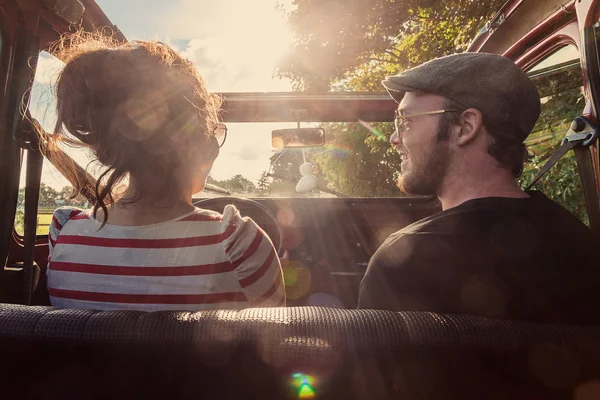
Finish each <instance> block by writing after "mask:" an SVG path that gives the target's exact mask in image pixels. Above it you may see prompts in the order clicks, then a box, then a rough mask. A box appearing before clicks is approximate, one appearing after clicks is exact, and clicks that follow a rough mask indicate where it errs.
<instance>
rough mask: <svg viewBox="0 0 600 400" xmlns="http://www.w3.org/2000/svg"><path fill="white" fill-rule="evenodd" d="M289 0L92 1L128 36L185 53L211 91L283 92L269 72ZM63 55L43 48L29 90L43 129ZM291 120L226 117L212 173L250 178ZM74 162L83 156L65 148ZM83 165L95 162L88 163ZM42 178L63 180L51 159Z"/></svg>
mask: <svg viewBox="0 0 600 400" xmlns="http://www.w3.org/2000/svg"><path fill="white" fill-rule="evenodd" d="M290 2H291V0H252V1H248V0H219V1H216V0H127V1H123V0H97V3H98V4H99V5H100V7H101V8H102V9H103V10H104V12H105V13H106V15H107V16H108V17H109V19H110V20H111V21H112V23H113V24H115V25H116V26H117V27H118V28H119V29H120V30H121V31H122V32H123V33H124V34H125V36H126V37H127V38H128V39H129V40H136V39H139V40H152V39H157V40H161V41H164V42H167V43H168V44H170V45H171V46H172V47H174V48H175V49H176V50H178V51H179V52H181V53H182V54H183V55H185V56H186V57H187V58H189V59H190V60H191V61H192V62H194V64H195V65H196V67H197V68H198V70H199V71H200V74H201V75H202V77H203V78H204V79H205V81H206V83H207V85H208V88H209V90H211V91H214V92H288V91H291V90H292V85H291V83H290V82H289V81H287V80H281V79H279V78H276V77H274V72H275V66H276V65H277V62H278V61H279V60H280V58H281V57H282V56H283V55H284V54H285V52H286V51H287V50H288V49H289V47H290V46H291V43H292V35H291V33H290V31H289V29H288V27H287V24H286V18H285V12H286V11H289V10H290V7H291V5H290ZM61 66H62V62H60V61H59V60H57V59H54V58H53V57H52V56H50V55H48V54H42V56H41V57H40V60H39V63H38V71H37V73H36V78H35V83H34V88H33V92H32V96H31V105H30V109H31V113H32V115H33V117H34V118H36V119H38V120H40V121H41V122H42V124H43V126H44V127H45V128H46V129H47V130H53V129H54V126H53V125H54V121H55V116H54V107H55V102H54V98H53V94H52V90H51V88H52V84H53V83H54V81H55V80H56V77H57V74H58V72H59V71H60V68H61ZM293 126H294V125H293V124H292V125H290V124H271V123H269V124H228V136H227V141H226V143H225V145H224V146H223V147H222V148H221V153H220V155H219V157H218V159H217V161H216V162H215V165H214V167H213V171H212V174H211V175H212V177H213V178H215V179H217V180H223V179H227V178H230V177H232V176H233V175H235V174H243V175H244V176H246V177H247V178H249V179H251V180H253V181H256V180H258V177H259V176H260V174H261V173H262V172H263V171H265V170H267V169H268V168H269V158H270V157H271V155H272V154H273V149H272V147H271V131H272V130H273V129H281V128H289V127H293ZM67 151H68V153H69V154H70V155H71V156H72V157H73V158H75V159H76V160H77V161H78V162H79V163H80V164H81V165H84V166H85V165H87V164H88V163H89V155H86V154H85V153H84V152H83V151H82V150H81V149H76V150H72V149H70V150H69V149H67ZM88 170H90V172H92V173H93V172H95V171H97V170H98V169H97V167H94V166H93V165H90V166H89V168H88ZM42 181H43V182H44V183H46V184H49V185H51V186H53V187H56V188H61V187H63V186H66V185H68V182H67V181H66V180H65V179H64V178H62V177H61V176H60V174H59V173H58V172H57V171H56V170H54V169H53V168H52V167H51V165H49V164H47V165H45V167H44V173H43V177H42Z"/></svg>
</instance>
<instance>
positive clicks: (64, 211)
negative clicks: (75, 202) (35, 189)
mask: <svg viewBox="0 0 600 400" xmlns="http://www.w3.org/2000/svg"><path fill="white" fill-rule="evenodd" d="M72 218H87V210H84V209H81V208H78V207H68V206H66V207H59V208H57V209H56V210H54V213H53V217H52V223H53V224H55V225H56V224H58V225H59V227H58V228H59V229H60V228H61V227H62V226H63V225H64V224H65V223H67V221H69V220H70V219H72Z"/></svg>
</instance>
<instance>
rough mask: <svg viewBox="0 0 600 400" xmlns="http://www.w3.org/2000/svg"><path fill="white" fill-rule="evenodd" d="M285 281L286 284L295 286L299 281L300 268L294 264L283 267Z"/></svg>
mask: <svg viewBox="0 0 600 400" xmlns="http://www.w3.org/2000/svg"><path fill="white" fill-rule="evenodd" d="M283 282H284V283H285V286H294V285H295V284H296V282H298V270H297V269H296V268H294V267H293V266H292V265H286V266H285V267H283Z"/></svg>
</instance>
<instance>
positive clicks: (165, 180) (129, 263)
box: [46, 33, 285, 311]
mask: <svg viewBox="0 0 600 400" xmlns="http://www.w3.org/2000/svg"><path fill="white" fill-rule="evenodd" d="M56 51H57V52H61V53H62V54H61V58H62V59H63V60H64V61H65V62H66V65H65V67H64V69H63V70H62V72H61V73H60V75H59V77H58V80H57V83H56V95H57V117H58V121H57V124H56V129H55V131H54V134H53V135H49V140H48V141H47V143H46V146H47V148H46V149H47V150H49V151H51V150H52V148H53V147H54V146H57V145H58V142H65V143H67V144H71V145H83V146H86V147H88V148H89V149H90V150H91V151H92V153H93V154H94V156H95V157H96V159H97V160H98V161H99V162H100V163H101V164H103V165H104V166H105V167H106V169H105V170H104V172H103V173H102V175H101V177H100V178H99V179H98V184H97V185H96V203H95V205H94V207H93V209H92V210H89V211H86V210H80V209H73V208H60V209H58V210H56V212H55V213H54V217H53V221H52V225H51V226H50V256H49V263H48V289H49V292H50V300H51V303H52V304H53V305H54V306H56V307H61V308H90V309H98V310H114V309H135V310H146V311H152V310H168V309H176V310H191V311H194V310H203V309H210V308H242V307H249V306H252V307H253V306H283V305H285V291H284V286H283V282H282V271H281V266H280V263H279V259H278V257H277V255H276V253H275V250H274V248H273V245H272V243H271V241H270V240H269V238H268V237H267V236H266V235H265V233H264V232H263V231H262V230H261V229H260V228H259V227H258V226H257V225H256V224H255V223H254V222H253V221H252V220H250V219H247V218H242V217H240V215H239V212H238V211H237V210H236V209H235V208H234V207H233V206H228V207H226V208H225V211H224V213H223V215H221V214H218V213H216V212H213V211H209V210H202V209H199V208H196V207H194V206H193V205H192V194H194V193H197V192H199V191H201V190H202V189H203V188H204V186H205V184H206V178H207V176H208V174H209V172H210V169H211V167H212V165H213V162H214V161H215V159H216V157H217V155H218V154H219V147H220V145H221V144H222V141H223V140H224V138H223V137H222V136H221V134H222V133H223V132H219V128H222V125H221V124H218V120H217V114H218V111H219V107H220V103H219V99H218V98H216V96H214V95H212V94H210V93H209V92H208V91H207V89H206V86H205V84H204V82H203V80H202V78H201V77H200V76H199V75H198V73H197V71H196V69H195V68H194V66H193V65H192V63H191V62H189V61H188V60H185V59H184V58H182V57H181V56H180V55H178V54H177V53H176V52H175V51H174V50H172V49H171V48H169V47H168V46H166V45H164V44H162V43H157V42H137V43H135V44H134V45H129V44H122V43H118V42H115V41H112V40H110V39H107V38H104V37H101V36H97V35H89V34H85V33H77V34H75V35H73V36H70V37H67V38H64V39H63V40H62V41H61V43H60V44H59V46H58V47H57V49H56ZM119 187H125V189H124V190H122V191H121V193H117V189H118V188H119ZM76 189H81V188H76Z"/></svg>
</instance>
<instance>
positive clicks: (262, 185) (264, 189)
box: [256, 171, 271, 196]
mask: <svg viewBox="0 0 600 400" xmlns="http://www.w3.org/2000/svg"><path fill="white" fill-rule="evenodd" d="M270 186H271V180H270V178H269V175H268V173H267V171H264V172H263V173H262V174H260V178H258V182H257V187H256V188H257V189H258V193H259V194H260V195H263V196H264V195H267V194H268V193H269V191H270Z"/></svg>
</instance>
